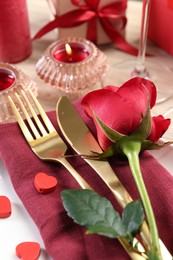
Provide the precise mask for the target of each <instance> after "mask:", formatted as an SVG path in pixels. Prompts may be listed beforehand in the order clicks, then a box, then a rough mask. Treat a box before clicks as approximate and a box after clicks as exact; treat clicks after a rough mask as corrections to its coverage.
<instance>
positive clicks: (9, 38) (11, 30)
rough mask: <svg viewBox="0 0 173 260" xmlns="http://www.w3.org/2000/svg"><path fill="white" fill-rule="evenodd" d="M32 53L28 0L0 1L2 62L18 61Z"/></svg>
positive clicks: (0, 52) (0, 59)
mask: <svg viewBox="0 0 173 260" xmlns="http://www.w3.org/2000/svg"><path fill="white" fill-rule="evenodd" d="M30 54H31V39H30V28H29V21H28V12H27V5H26V0H15V1H11V0H5V1H3V0H1V1H0V62H8V63H17V62H19V61H22V60H24V59H25V58H27V57H28V56H29V55H30Z"/></svg>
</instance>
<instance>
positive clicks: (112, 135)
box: [93, 112, 125, 142]
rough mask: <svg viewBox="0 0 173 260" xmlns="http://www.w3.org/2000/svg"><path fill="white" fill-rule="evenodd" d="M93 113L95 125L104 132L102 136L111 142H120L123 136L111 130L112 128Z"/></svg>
mask: <svg viewBox="0 0 173 260" xmlns="http://www.w3.org/2000/svg"><path fill="white" fill-rule="evenodd" d="M93 113H94V117H95V119H96V121H97V123H98V124H99V126H100V128H101V129H102V131H103V132H104V134H105V135H106V136H107V137H108V138H109V139H110V140H111V141H112V142H116V141H118V140H120V139H121V138H122V137H123V136H125V135H123V134H121V133H119V132H117V131H115V130H113V129H112V128H110V127H109V126H107V125H106V124H105V123H104V122H103V121H102V120H101V119H100V118H99V117H98V116H97V115H96V113H95V112H93Z"/></svg>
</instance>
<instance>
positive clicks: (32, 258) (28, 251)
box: [16, 242, 40, 260]
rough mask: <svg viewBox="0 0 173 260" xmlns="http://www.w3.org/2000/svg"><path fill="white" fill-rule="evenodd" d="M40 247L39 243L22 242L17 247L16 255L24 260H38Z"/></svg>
mask: <svg viewBox="0 0 173 260" xmlns="http://www.w3.org/2000/svg"><path fill="white" fill-rule="evenodd" d="M39 254H40V245H39V244H38V243H37V242H22V243H20V244H18V245H17V247H16V255H17V256H18V257H19V258H21V259H23V260H37V259H38V257H39Z"/></svg>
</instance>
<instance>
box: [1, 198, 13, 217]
mask: <svg viewBox="0 0 173 260" xmlns="http://www.w3.org/2000/svg"><path fill="white" fill-rule="evenodd" d="M10 215H11V202H10V200H9V199H8V198H7V197H6V196H0V218H8V217H9V216H10Z"/></svg>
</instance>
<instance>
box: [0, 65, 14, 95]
mask: <svg viewBox="0 0 173 260" xmlns="http://www.w3.org/2000/svg"><path fill="white" fill-rule="evenodd" d="M14 82H15V75H14V73H13V72H12V71H10V70H8V69H1V68H0V91H2V90H5V89H7V88H9V87H11V86H12V85H13V84H14Z"/></svg>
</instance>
